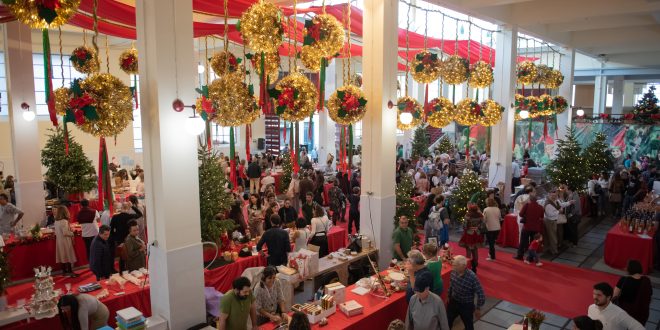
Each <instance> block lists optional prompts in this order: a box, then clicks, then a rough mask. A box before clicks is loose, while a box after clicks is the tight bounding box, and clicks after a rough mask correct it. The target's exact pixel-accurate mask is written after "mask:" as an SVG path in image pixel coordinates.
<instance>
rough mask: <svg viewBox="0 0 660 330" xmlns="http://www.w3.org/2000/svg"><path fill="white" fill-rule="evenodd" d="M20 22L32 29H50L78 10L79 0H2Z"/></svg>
mask: <svg viewBox="0 0 660 330" xmlns="http://www.w3.org/2000/svg"><path fill="white" fill-rule="evenodd" d="M2 3H3V4H4V5H5V6H6V7H8V8H9V11H10V12H11V13H12V15H14V17H16V19H18V20H19V21H20V22H21V23H23V24H27V25H28V26H30V27H31V28H33V29H39V30H42V29H51V28H56V27H58V26H61V25H64V24H66V23H67V22H68V21H69V19H71V17H73V15H74V14H75V13H76V11H77V10H78V6H79V5H80V0H2Z"/></svg>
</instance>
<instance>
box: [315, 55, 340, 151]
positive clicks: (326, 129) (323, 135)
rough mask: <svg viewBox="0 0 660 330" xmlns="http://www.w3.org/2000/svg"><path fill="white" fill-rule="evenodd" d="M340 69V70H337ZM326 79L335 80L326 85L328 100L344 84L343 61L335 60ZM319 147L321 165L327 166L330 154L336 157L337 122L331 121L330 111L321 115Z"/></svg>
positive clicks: (330, 65) (327, 70)
mask: <svg viewBox="0 0 660 330" xmlns="http://www.w3.org/2000/svg"><path fill="white" fill-rule="evenodd" d="M338 68H339V70H337V69H338ZM325 73H326V77H332V78H334V79H326V83H325V98H326V100H327V99H328V98H329V97H330V95H332V93H334V92H335V90H336V89H337V87H339V86H341V84H343V83H344V82H343V79H342V77H341V59H335V60H333V61H332V62H330V64H329V65H328V67H327V68H326V71H325ZM318 127H319V140H318V144H319V147H318V149H317V151H318V153H319V164H325V162H326V160H327V159H328V153H332V154H333V155H334V156H335V159H337V155H335V122H334V121H332V119H330V116H329V115H328V109H323V111H321V112H320V113H319V122H318Z"/></svg>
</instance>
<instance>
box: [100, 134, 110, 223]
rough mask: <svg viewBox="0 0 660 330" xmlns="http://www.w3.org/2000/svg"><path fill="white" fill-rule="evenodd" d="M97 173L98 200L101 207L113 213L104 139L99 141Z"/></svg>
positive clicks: (106, 148)
mask: <svg viewBox="0 0 660 330" xmlns="http://www.w3.org/2000/svg"><path fill="white" fill-rule="evenodd" d="M99 142H100V145H99V173H98V181H97V183H98V185H97V188H98V200H100V201H103V207H104V209H106V210H110V213H111V214H112V213H113V203H112V200H113V197H112V187H111V186H110V166H109V162H108V147H107V145H106V144H105V137H101V138H100V139H99Z"/></svg>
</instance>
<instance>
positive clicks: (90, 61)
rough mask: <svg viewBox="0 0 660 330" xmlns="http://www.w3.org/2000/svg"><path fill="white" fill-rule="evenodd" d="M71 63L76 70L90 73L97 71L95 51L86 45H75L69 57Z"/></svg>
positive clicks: (97, 64) (98, 65) (97, 58)
mask: <svg viewBox="0 0 660 330" xmlns="http://www.w3.org/2000/svg"><path fill="white" fill-rule="evenodd" d="M69 60H70V61H71V65H72V66H73V68H74V69H76V71H78V72H80V73H85V74H92V73H95V72H98V71H99V67H100V63H99V57H98V54H97V53H96V51H95V50H94V49H92V48H90V47H87V46H80V47H76V48H75V49H74V50H73V51H72V52H71V56H70V57H69Z"/></svg>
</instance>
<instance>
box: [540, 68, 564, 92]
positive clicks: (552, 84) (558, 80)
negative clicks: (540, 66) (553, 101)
mask: <svg viewBox="0 0 660 330" xmlns="http://www.w3.org/2000/svg"><path fill="white" fill-rule="evenodd" d="M541 83H542V84H544V85H545V87H548V88H559V86H561V84H563V83H564V75H563V74H562V73H561V71H559V70H550V72H548V74H546V75H545V78H544V81H542V82H541Z"/></svg>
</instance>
